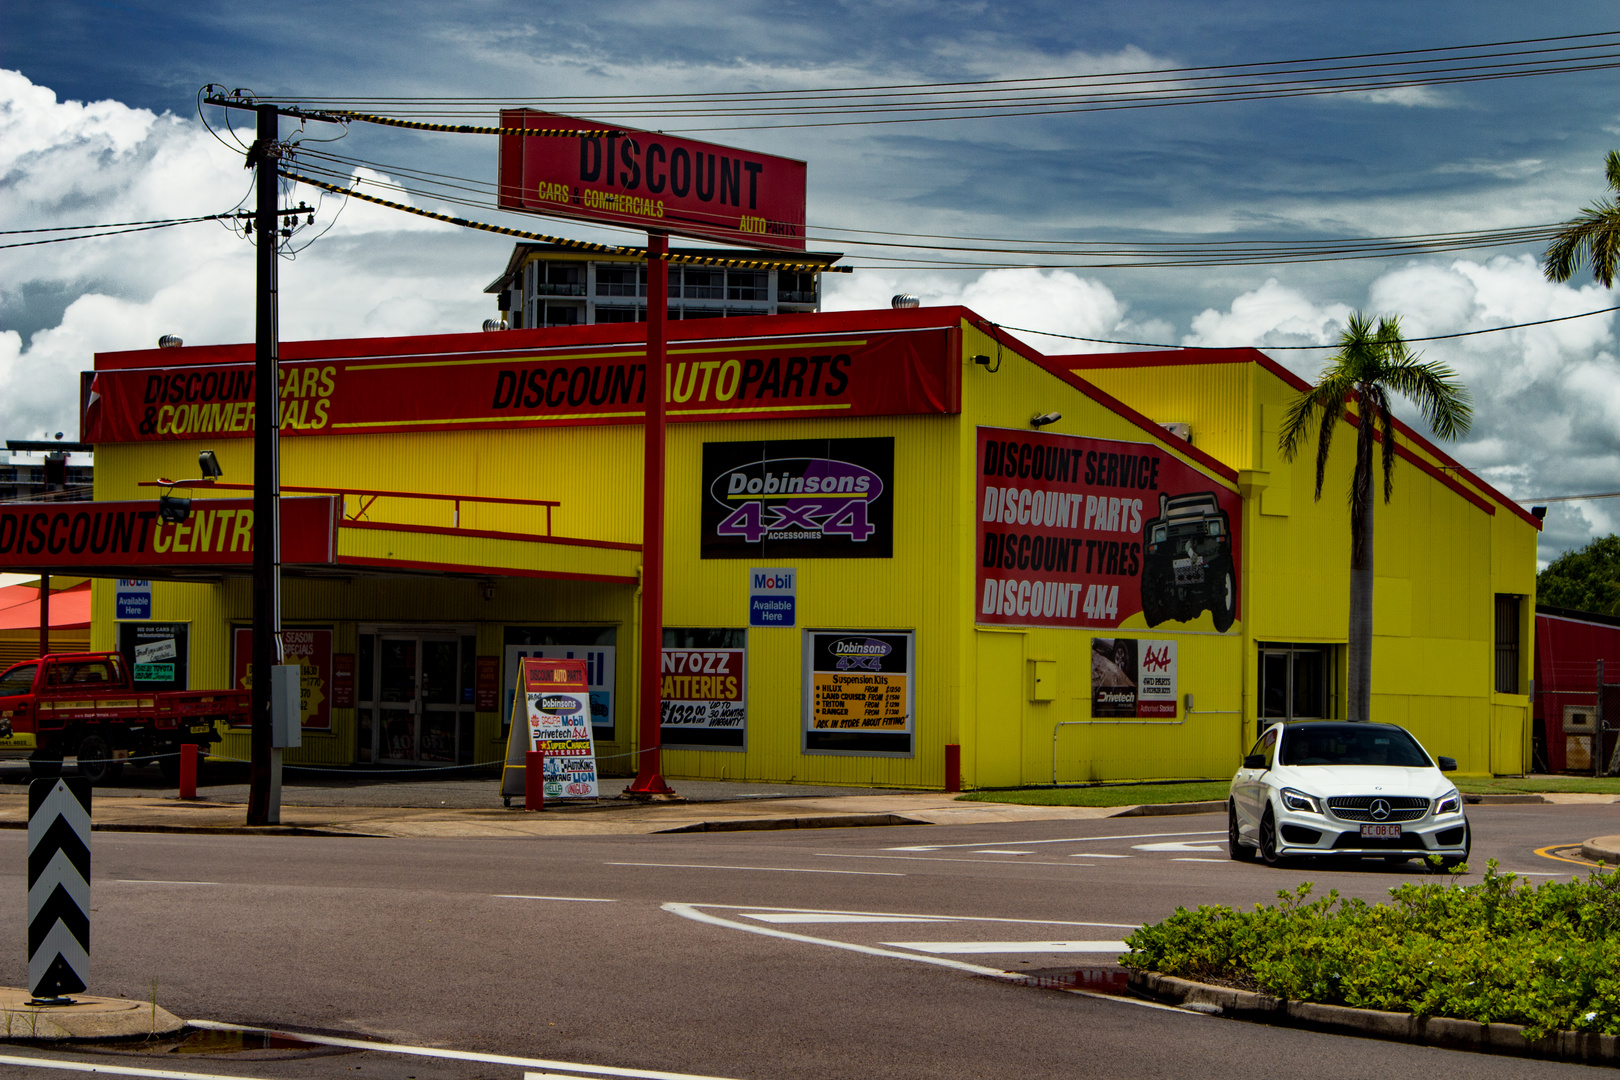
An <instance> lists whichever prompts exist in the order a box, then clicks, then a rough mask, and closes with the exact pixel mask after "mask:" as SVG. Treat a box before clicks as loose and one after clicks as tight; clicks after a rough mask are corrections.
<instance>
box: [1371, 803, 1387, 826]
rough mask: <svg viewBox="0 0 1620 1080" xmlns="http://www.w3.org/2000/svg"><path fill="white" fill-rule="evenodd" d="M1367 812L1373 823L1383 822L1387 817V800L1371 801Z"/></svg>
mask: <svg viewBox="0 0 1620 1080" xmlns="http://www.w3.org/2000/svg"><path fill="white" fill-rule="evenodd" d="M1369 812H1370V813H1371V814H1372V819H1373V820H1374V821H1383V820H1384V819H1385V818H1387V817H1389V800H1388V799H1374V800H1373V801H1372V806H1371V807H1369Z"/></svg>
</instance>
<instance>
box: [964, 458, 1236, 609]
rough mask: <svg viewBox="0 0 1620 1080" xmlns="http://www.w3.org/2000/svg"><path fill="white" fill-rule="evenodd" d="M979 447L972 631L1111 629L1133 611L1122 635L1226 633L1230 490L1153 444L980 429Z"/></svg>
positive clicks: (1232, 512) (1232, 590) (1231, 578)
mask: <svg viewBox="0 0 1620 1080" xmlns="http://www.w3.org/2000/svg"><path fill="white" fill-rule="evenodd" d="M978 442H979V446H978V470H977V472H978V475H979V483H978V511H979V512H978V513H977V514H976V515H975V516H976V517H977V518H978V551H977V554H978V559H977V564H978V588H977V592H976V594H975V597H974V599H975V601H976V608H977V612H976V615H975V618H976V619H977V621H978V622H980V623H993V624H1001V625H1011V626H1073V627H1115V626H1124V625H1128V624H1127V620H1129V619H1131V618H1132V616H1135V615H1137V614H1138V613H1140V614H1141V616H1142V618H1141V621H1140V622H1137V623H1134V624H1129V625H1136V626H1143V625H1145V626H1149V627H1157V626H1160V625H1163V624H1176V623H1197V624H1198V625H1203V626H1212V627H1213V628H1214V629H1215V630H1216V631H1217V632H1218V633H1225V632H1226V631H1227V630H1228V629H1230V628H1231V626H1232V623H1233V622H1234V621H1235V620H1236V619H1237V617H1238V570H1239V568H1240V567H1241V566H1242V565H1243V560H1242V555H1241V551H1242V546H1241V536H1240V532H1241V528H1242V522H1243V505H1242V500H1241V499H1240V498H1239V496H1238V494H1237V493H1236V492H1234V491H1230V490H1228V489H1227V488H1225V487H1224V486H1222V485H1221V483H1220V482H1219V481H1217V480H1215V479H1213V478H1211V477H1209V476H1206V475H1205V474H1204V473H1202V472H1199V471H1198V470H1197V469H1195V468H1193V467H1192V466H1190V465H1188V464H1186V463H1185V462H1183V461H1182V460H1181V459H1180V458H1178V457H1176V456H1175V455H1174V454H1171V453H1169V452H1168V451H1167V450H1166V449H1165V448H1164V447H1162V446H1159V445H1157V444H1154V443H1133V442H1118V441H1115V440H1111V439H1083V438H1077V437H1075V436H1070V435H1054V434H1047V433H1042V432H1032V431H1012V430H1005V429H1000V428H984V427H981V428H979V440H978ZM1206 615H1207V619H1206ZM1165 628H1166V629H1172V628H1173V627H1172V626H1166V627H1165Z"/></svg>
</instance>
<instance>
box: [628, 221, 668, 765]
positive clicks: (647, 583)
mask: <svg viewBox="0 0 1620 1080" xmlns="http://www.w3.org/2000/svg"><path fill="white" fill-rule="evenodd" d="M668 254H669V237H668V236H667V235H666V234H664V233H655V232H649V233H648V234H647V377H646V383H645V386H646V388H647V390H646V405H647V414H646V420H645V421H644V422H643V425H642V429H641V430H642V439H643V443H642V451H643V452H642V460H643V469H642V481H641V484H642V512H641V567H642V569H641V745H640V750H641V754H640V766H639V767H638V768H637V770H636V778H635V780H634V781H633V782H632V783H631V784H630V786H629V787H627V788H625V792H626V793H627V794H630V795H673V794H675V792H674V791H673V790H672V789H671V788H670V786H669V785H668V784H666V783H665V782H664V777H663V775H662V768H661V763H660V760H659V759H660V757H661V756H662V755H661V753H660V747H661V745H662V741H663V739H662V734H661V732H660V731H659V725H660V723H661V721H662V719H663V716H662V713H663V685H662V684H663V672H662V670H661V667H662V661H663V655H664V336H665V326H664V320H665V318H666V317H667V316H668V313H669V260H668V259H667V257H666V256H668Z"/></svg>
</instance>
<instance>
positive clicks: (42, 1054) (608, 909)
mask: <svg viewBox="0 0 1620 1080" xmlns="http://www.w3.org/2000/svg"><path fill="white" fill-rule="evenodd" d="M1471 820H1472V821H1473V824H1474V831H1475V847H1474V855H1475V859H1474V865H1475V866H1476V867H1481V868H1482V867H1483V866H1484V863H1485V859H1486V858H1491V857H1494V858H1496V859H1497V860H1498V861H1499V862H1500V863H1501V865H1502V867H1503V868H1504V869H1508V870H1515V871H1519V872H1524V873H1532V874H1537V875H1567V874H1571V873H1584V870H1583V868H1581V867H1579V866H1576V865H1572V864H1570V863H1567V862H1560V861H1556V860H1554V859H1551V858H1548V857H1546V856H1544V855H1538V854H1536V851H1537V849H1541V848H1546V847H1549V846H1552V845H1559V844H1566V843H1572V842H1573V843H1578V842H1579V841H1580V840H1582V839H1584V838H1586V837H1589V836H1595V835H1599V834H1603V833H1612V832H1614V831H1616V829H1615V822H1616V814H1615V808H1614V807H1612V806H1502V807H1476V808H1474V809H1473V810H1471ZM1224 829H1225V821H1224V818H1222V817H1217V816H1214V815H1199V816H1186V817H1168V818H1124V819H1117V818H1116V819H1104V820H1096V821H1083V822H1073V821H1071V822H1041V823H1036V824H1017V825H1015V824H997V825H963V826H923V827H896V828H866V829H844V830H803V831H782V832H752V833H746V832H745V833H706V834H679V835H666V836H656V835H655V836H635V837H612V838H589V837H580V838H564V839H534V840H488V841H485V840H473V841H467V840H461V841H449V840H446V841H437V840H431V841H430V840H373V839H339V838H324V837H246V838H244V837H237V836H192V835H146V834H125V833H101V834H98V835H97V836H96V840H95V851H94V859H95V872H94V899H93V905H94V915H93V921H92V935H93V942H92V965H93V971H92V987H91V989H92V991H93V992H95V993H99V994H103V995H108V996H118V995H125V996H128V997H131V998H138V999H143V1000H144V999H146V998H148V996H149V995H150V994H152V993H153V987H154V986H155V988H156V989H155V993H156V998H157V1001H158V1002H159V1004H161V1005H163V1006H164V1007H166V1008H167V1009H169V1010H170V1011H172V1012H174V1013H176V1014H177V1015H180V1016H182V1017H185V1018H187V1019H192V1020H209V1021H223V1022H230V1023H237V1024H244V1025H251V1026H256V1027H268V1028H278V1029H282V1028H291V1029H295V1030H302V1031H308V1032H317V1033H327V1034H329V1035H335V1036H343V1037H348V1038H354V1039H365V1040H381V1041H385V1042H389V1043H394V1044H402V1045H404V1046H407V1047H418V1048H420V1047H432V1048H437V1052H443V1053H448V1054H453V1055H468V1054H485V1055H499V1056H502V1057H503V1058H504V1060H498V1061H496V1060H483V1061H480V1060H469V1059H466V1058H465V1057H441V1058H430V1057H424V1056H421V1055H420V1054H419V1053H413V1052H404V1051H402V1052H383V1051H378V1050H366V1051H353V1050H350V1049H347V1048H337V1047H331V1046H313V1045H306V1046H297V1045H294V1046H284V1047H279V1048H262V1040H260V1041H259V1042H256V1043H254V1046H255V1047H256V1048H253V1049H249V1050H245V1051H243V1050H240V1049H239V1047H238V1046H225V1045H222V1044H221V1043H220V1042H219V1040H221V1039H227V1040H228V1039H229V1038H231V1037H228V1036H218V1035H215V1036H211V1038H212V1039H214V1040H216V1041H215V1043H214V1045H213V1049H212V1051H207V1048H201V1049H203V1050H204V1051H205V1052H174V1051H169V1050H168V1048H167V1047H156V1048H151V1050H150V1051H149V1052H147V1053H142V1054H134V1053H129V1052H119V1051H107V1052H86V1051H83V1050H73V1051H69V1050H64V1049H45V1050H41V1049H33V1048H30V1049H16V1048H5V1047H0V1055H4V1056H16V1055H23V1056H32V1057H34V1058H35V1059H39V1060H40V1064H39V1065H38V1066H33V1065H21V1064H8V1063H7V1062H6V1060H5V1057H4V1056H0V1075H3V1076H12V1075H16V1076H29V1077H33V1076H41V1077H44V1076H68V1075H72V1074H71V1073H67V1072H59V1071H57V1070H55V1069H53V1068H49V1067H46V1064H45V1062H46V1061H47V1060H48V1061H51V1062H55V1063H58V1064H67V1063H71V1062H88V1063H94V1064H95V1066H96V1067H97V1068H99V1069H103V1070H117V1069H161V1070H170V1071H174V1072H180V1073H190V1074H199V1075H213V1076H240V1077H264V1078H281V1077H330V1076H336V1075H343V1076H359V1077H383V1078H394V1077H398V1078H402V1080H403V1078H415V1080H429V1078H436V1077H456V1078H468V1077H503V1078H511V1080H518V1078H520V1077H522V1076H523V1075H524V1074H525V1072H526V1071H532V1072H542V1071H543V1072H549V1073H553V1074H560V1075H574V1076H602V1075H619V1076H648V1075H653V1074H654V1073H658V1072H662V1073H665V1074H668V1073H688V1074H700V1075H704V1076H713V1077H727V1078H734V1080H768V1078H783V1080H788V1078H792V1080H799V1078H803V1080H811V1078H815V1080H825V1078H845V1077H848V1078H851V1080H855V1078H863V1080H864V1078H871V1077H893V1078H905V1080H911V1078H916V1080H924V1078H929V1080H932V1078H938V1077H964V1078H966V1077H984V1078H999V1077H1019V1078H1025V1077H1029V1078H1037V1077H1053V1078H1058V1077H1062V1078H1064V1080H1072V1078H1074V1077H1200V1078H1215V1080H1220V1078H1232V1080H1254V1078H1256V1077H1273V1076H1275V1077H1289V1078H1297V1077H1300V1076H1310V1077H1313V1078H1325V1077H1411V1076H1420V1075H1429V1074H1438V1075H1460V1076H1468V1077H1542V1076H1549V1077H1550V1076H1563V1075H1569V1076H1575V1075H1589V1074H1586V1073H1585V1072H1584V1068H1583V1067H1581V1066H1573V1065H1561V1064H1554V1063H1546V1062H1535V1061H1524V1060H1518V1059H1509V1058H1493V1057H1485V1056H1478V1055H1469V1054H1460V1053H1456V1052H1451V1051H1443V1050H1435V1049H1428V1048H1422V1047H1412V1046H1405V1045H1401V1044H1394V1043H1385V1042H1378V1041H1373V1040H1363V1039H1352V1038H1344V1037H1338V1036H1330V1035H1322V1034H1316V1033H1312V1032H1305V1031H1295V1030H1288V1029H1279V1028H1270V1027H1263V1026H1257V1025H1249V1024H1244V1023H1241V1022H1237V1021H1231V1020H1225V1019H1219V1018H1211V1017H1207V1016H1202V1015H1197V1014H1193V1013H1189V1012H1182V1011H1175V1010H1166V1009H1162V1008H1152V1007H1149V1006H1147V1005H1143V1004H1139V1003H1134V1002H1131V1001H1127V1000H1120V999H1116V998H1108V997H1083V996H1077V995H1074V994H1067V993H1060V992H1054V991H1052V990H1049V989H1039V988H1036V987H1035V986H1031V985H1017V984H1015V983H1011V982H1009V981H1007V980H1004V979H1001V980H998V979H994V978H990V977H987V976H986V975H984V974H982V973H981V972H982V971H983V970H985V969H991V970H1013V971H1019V972H1032V973H1038V975H1039V976H1045V977H1050V978H1053V979H1059V980H1064V979H1070V980H1072V977H1073V975H1074V973H1075V972H1076V971H1077V970H1080V969H1086V970H1088V971H1096V970H1097V969H1107V968H1109V967H1110V966H1111V963H1112V960H1113V958H1114V956H1115V955H1116V954H1117V949H1118V946H1117V945H1115V944H1112V943H1113V942H1117V941H1119V940H1120V939H1122V938H1123V937H1125V936H1126V935H1127V934H1128V933H1129V932H1130V928H1131V927H1132V926H1134V925H1136V924H1138V923H1141V922H1144V921H1152V920H1156V919H1159V918H1162V917H1164V916H1166V915H1168V914H1169V913H1170V912H1172V911H1173V910H1174V909H1175V908H1176V907H1177V906H1178V905H1189V906H1190V905H1196V904H1207V903H1220V904H1230V905H1247V904H1251V903H1254V902H1256V901H1268V900H1271V899H1273V898H1274V897H1275V895H1276V892H1277V891H1278V890H1279V889H1284V888H1290V889H1291V888H1292V887H1294V886H1295V885H1297V884H1298V883H1299V882H1300V881H1302V880H1310V881H1313V882H1315V883H1316V886H1317V888H1318V889H1319V890H1325V889H1327V888H1337V889H1338V890H1339V891H1340V892H1341V893H1345V894H1349V895H1355V896H1361V897H1365V898H1367V899H1369V900H1378V899H1381V898H1383V897H1384V896H1385V895H1386V893H1387V890H1388V889H1389V888H1390V887H1391V886H1393V885H1395V884H1398V883H1400V882H1402V881H1407V880H1412V879H1414V878H1416V877H1418V876H1420V875H1421V873H1422V872H1421V870H1419V869H1418V868H1416V867H1413V866H1403V867H1390V866H1386V865H1384V864H1382V863H1371V862H1369V863H1364V864H1362V868H1361V869H1358V870H1352V871H1346V870H1342V869H1333V868H1328V867H1318V866H1303V867H1297V868H1292V869H1286V870H1273V869H1267V868H1265V867H1263V866H1261V865H1259V864H1237V863H1232V862H1230V861H1229V860H1227V858H1226V854H1225V848H1224V843H1223V842H1222V841H1223V839H1224ZM23 866H24V837H23V835H22V834H21V833H20V832H7V833H5V834H3V835H0V867H6V868H10V869H11V870H12V872H10V873H0V889H9V890H10V895H11V896H13V897H14V898H15V907H14V908H13V910H14V911H15V912H17V914H18V916H19V917H17V918H14V919H12V920H10V921H9V923H8V926H7V928H6V931H5V935H4V941H3V942H0V984H4V985H12V986H21V985H24V983H25V981H26V963H25V952H24V935H23V928H22V920H21V918H20V914H21V910H22V903H21V901H22V897H23V895H24V892H25V889H24V883H23ZM1470 878H1471V879H1473V880H1477V878H1478V875H1477V873H1475V874H1471V875H1470ZM1091 977H1092V978H1098V977H1100V976H1095V975H1094V976H1091ZM1031 981H1032V982H1036V981H1038V979H1032V980H1031ZM183 1049H185V1050H188V1051H193V1050H198V1049H199V1046H198V1044H197V1043H195V1042H194V1043H193V1044H191V1045H190V1046H188V1047H185V1048H183ZM520 1058H521V1059H535V1060H536V1063H534V1064H529V1065H527V1067H525V1065H524V1063H523V1062H520V1061H518V1060H516V1059H520ZM542 1061H543V1062H550V1063H553V1064H552V1065H551V1066H546V1065H542V1064H540V1063H539V1062H542ZM555 1063H569V1065H568V1067H567V1068H564V1067H562V1066H560V1065H556V1064H555ZM611 1070H629V1071H628V1072H617V1073H615V1072H612V1071H611ZM1577 1070H1581V1071H1579V1072H1578V1071H1577ZM110 1075H117V1073H116V1072H112V1073H110Z"/></svg>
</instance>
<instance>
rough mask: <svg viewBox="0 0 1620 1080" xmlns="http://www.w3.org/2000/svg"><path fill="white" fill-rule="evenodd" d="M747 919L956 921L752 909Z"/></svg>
mask: <svg viewBox="0 0 1620 1080" xmlns="http://www.w3.org/2000/svg"><path fill="white" fill-rule="evenodd" d="M743 918H745V919H758V920H759V921H760V922H768V923H932V922H954V921H955V920H953V919H929V918H925V917H924V916H921V915H838V914H833V913H832V912H825V911H818V912H797V911H750V912H745V913H744V915H743Z"/></svg>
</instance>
